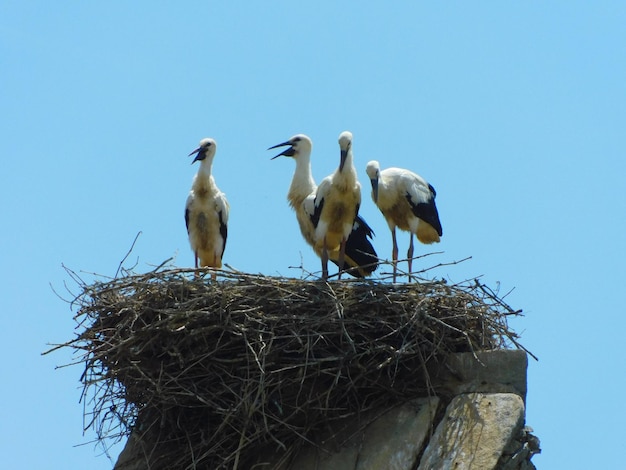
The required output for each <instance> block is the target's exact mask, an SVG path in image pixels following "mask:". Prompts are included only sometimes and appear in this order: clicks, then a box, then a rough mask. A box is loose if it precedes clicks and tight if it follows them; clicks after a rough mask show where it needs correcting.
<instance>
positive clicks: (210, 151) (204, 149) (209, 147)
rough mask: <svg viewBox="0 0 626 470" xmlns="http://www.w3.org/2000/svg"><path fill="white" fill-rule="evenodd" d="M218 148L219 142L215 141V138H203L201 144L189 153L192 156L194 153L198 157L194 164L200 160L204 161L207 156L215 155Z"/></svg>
mask: <svg viewBox="0 0 626 470" xmlns="http://www.w3.org/2000/svg"><path fill="white" fill-rule="evenodd" d="M216 148H217V144H216V143H215V140H213V139H202V140H201V141H200V146H199V147H198V148H197V149H195V150H194V151H193V152H191V153H190V154H189V156H190V157H191V156H192V155H194V154H195V155H196V158H194V159H193V161H192V162H191V163H192V164H193V163H195V162H197V161H198V160H200V161H202V160H204V159H206V158H211V157H213V156H214V155H215V150H216Z"/></svg>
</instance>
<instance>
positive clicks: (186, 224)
mask: <svg viewBox="0 0 626 470" xmlns="http://www.w3.org/2000/svg"><path fill="white" fill-rule="evenodd" d="M192 201H193V197H192V195H191V194H190V195H189V197H188V198H187V202H185V227H186V228H187V233H189V206H191V202H192Z"/></svg>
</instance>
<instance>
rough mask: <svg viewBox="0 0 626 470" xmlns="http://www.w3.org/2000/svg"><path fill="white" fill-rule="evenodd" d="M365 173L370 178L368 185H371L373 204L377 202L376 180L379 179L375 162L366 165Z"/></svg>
mask: <svg viewBox="0 0 626 470" xmlns="http://www.w3.org/2000/svg"><path fill="white" fill-rule="evenodd" d="M365 172H366V173H367V176H369V178H370V183H372V198H373V199H374V202H378V180H379V179H380V165H379V164H378V162H377V161H376V160H372V161H371V162H368V163H367V167H365Z"/></svg>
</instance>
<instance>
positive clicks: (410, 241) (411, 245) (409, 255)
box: [406, 232, 413, 280]
mask: <svg viewBox="0 0 626 470" xmlns="http://www.w3.org/2000/svg"><path fill="white" fill-rule="evenodd" d="M410 233H411V235H410V236H409V237H410V238H409V251H407V252H406V257H407V259H408V261H409V280H410V279H411V273H412V272H413V270H412V269H413V232H410Z"/></svg>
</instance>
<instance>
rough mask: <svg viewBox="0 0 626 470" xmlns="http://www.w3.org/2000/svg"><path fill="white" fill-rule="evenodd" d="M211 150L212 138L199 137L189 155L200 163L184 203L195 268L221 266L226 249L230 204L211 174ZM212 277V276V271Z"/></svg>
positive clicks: (213, 154)
mask: <svg viewBox="0 0 626 470" xmlns="http://www.w3.org/2000/svg"><path fill="white" fill-rule="evenodd" d="M215 151H216V143H215V140H213V139H202V140H201V141H200V146H199V147H198V148H197V149H195V150H194V151H193V152H191V153H190V154H189V156H192V155H195V158H194V159H193V161H192V162H191V163H192V164H193V163H195V162H200V168H199V169H198V173H197V174H196V176H195V177H194V179H193V183H192V185H191V191H190V192H189V196H188V197H187V204H186V205H185V225H186V226H187V233H188V235H189V243H190V245H191V249H192V250H193V254H194V261H195V267H196V268H198V267H210V268H221V267H222V257H223V256H224V249H225V248H226V238H227V235H228V214H229V211H230V206H229V205H228V201H227V200H226V195H225V194H224V193H223V192H221V191H220V190H219V188H218V187H217V185H216V184H215V179H214V178H213V175H212V174H211V167H212V165H213V158H214V157H215ZM212 277H213V279H215V277H216V276H215V274H213V275H212Z"/></svg>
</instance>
